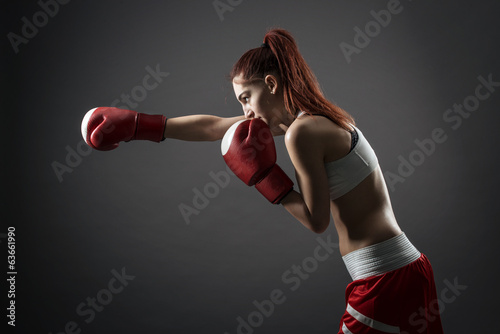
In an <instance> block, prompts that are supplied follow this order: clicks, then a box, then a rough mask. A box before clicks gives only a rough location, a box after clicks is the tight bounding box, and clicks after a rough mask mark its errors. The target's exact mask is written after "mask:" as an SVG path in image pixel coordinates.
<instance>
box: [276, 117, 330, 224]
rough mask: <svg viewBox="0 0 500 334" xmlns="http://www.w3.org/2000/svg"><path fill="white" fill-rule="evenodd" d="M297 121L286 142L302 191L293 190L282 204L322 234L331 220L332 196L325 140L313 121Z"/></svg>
mask: <svg viewBox="0 0 500 334" xmlns="http://www.w3.org/2000/svg"><path fill="white" fill-rule="evenodd" d="M296 123H297V124H295V123H294V124H293V125H292V126H291V127H290V129H289V130H288V131H287V133H286V136H285V144H286V147H287V150H288V154H289V155H290V159H291V161H292V163H293V165H294V167H295V175H296V179H297V183H298V186H299V190H300V193H299V192H297V191H292V192H290V193H289V194H288V195H287V196H286V197H285V198H283V200H282V201H281V204H282V205H283V207H284V208H285V209H286V210H287V211H288V212H289V213H290V214H291V215H292V216H294V217H295V218H296V219H297V220H299V221H300V222H301V223H302V224H303V225H304V226H305V227H307V228H308V229H310V230H311V231H313V232H316V233H322V232H324V231H325V230H326V228H327V227H328V225H329V223H330V196H329V189H328V178H327V175H326V170H325V166H324V159H323V156H324V153H323V152H324V149H323V147H324V146H323V141H322V140H321V138H320V136H319V135H318V134H317V131H315V128H314V127H313V126H311V125H312V124H308V122H300V123H299V122H296Z"/></svg>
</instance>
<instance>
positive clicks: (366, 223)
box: [313, 116, 401, 256]
mask: <svg viewBox="0 0 500 334" xmlns="http://www.w3.org/2000/svg"><path fill="white" fill-rule="evenodd" d="M313 117H314V119H315V122H314V123H315V124H314V126H315V130H316V131H317V133H318V135H319V136H321V137H322V138H321V140H322V142H323V143H324V158H323V160H324V163H325V168H328V165H329V164H328V163H330V162H333V161H337V160H339V159H341V158H344V157H346V156H347V155H348V154H349V153H350V151H351V144H352V141H351V138H352V137H351V133H350V132H348V131H346V130H344V129H342V128H341V127H340V126H338V125H337V124H335V123H333V122H332V121H331V120H329V119H328V118H325V117H321V116H313ZM360 144H361V143H360V142H358V143H356V145H360ZM330 165H331V164H330ZM330 211H331V214H332V217H333V221H334V224H335V228H336V230H337V233H338V236H339V247H340V253H341V255H342V256H343V255H345V254H347V253H349V252H352V251H354V250H356V249H360V248H363V247H366V246H369V245H372V244H375V243H378V242H382V241H384V240H387V239H389V238H392V237H394V236H397V235H399V234H401V230H400V228H399V226H398V224H397V221H396V218H395V216H394V213H393V210H392V206H391V201H390V197H389V193H388V190H387V186H386V184H385V181H384V177H383V174H382V171H381V170H380V166H379V165H378V163H377V164H376V167H374V170H373V171H371V172H370V173H369V174H368V176H366V177H365V178H364V179H363V180H362V181H361V182H360V183H359V184H357V185H356V186H354V188H352V189H351V190H349V191H348V192H347V193H345V194H344V195H342V196H340V197H338V198H335V199H330Z"/></svg>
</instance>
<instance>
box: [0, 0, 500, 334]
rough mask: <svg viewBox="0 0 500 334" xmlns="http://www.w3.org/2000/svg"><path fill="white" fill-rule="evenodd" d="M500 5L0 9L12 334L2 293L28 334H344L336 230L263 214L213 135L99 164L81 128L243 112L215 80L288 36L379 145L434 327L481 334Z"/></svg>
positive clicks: (103, 4) (228, 2)
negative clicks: (426, 282)
mask: <svg viewBox="0 0 500 334" xmlns="http://www.w3.org/2000/svg"><path fill="white" fill-rule="evenodd" d="M499 10H500V5H499V3H498V2H497V1H494V0H490V1H410V0H401V1H399V2H398V1H385V0H384V1H347V0H345V1H262V0H254V1H250V0H220V1H213V0H206V1H201V0H198V1H126V0H122V1H118V0H112V1H81V0H73V1H68V0H65V1H63V0H60V1H58V2H56V1H55V0H41V1H39V2H37V1H3V2H2V16H3V19H2V30H3V37H2V42H1V46H2V51H1V52H2V53H1V54H2V76H1V77H2V99H1V101H2V102H1V103H2V119H3V120H2V122H1V124H2V127H1V130H2V136H3V140H2V144H3V152H4V153H3V157H2V176H3V179H4V183H3V196H2V206H3V208H2V212H3V215H2V216H3V217H2V223H1V224H2V225H1V231H0V241H1V243H0V249H1V254H2V255H1V259H2V263H3V265H2V266H1V268H2V276H1V277H2V285H1V286H2V291H1V292H0V294H1V295H2V310H3V311H2V312H3V313H4V314H2V316H1V319H2V323H3V324H2V325H7V322H8V321H10V319H9V318H8V317H7V315H10V314H12V311H11V310H7V308H8V307H10V305H11V304H10V303H11V302H12V301H14V302H15V304H14V305H15V310H14V313H15V325H16V326H15V329H16V330H17V331H18V332H20V333H35V332H36V333H53V334H55V333H61V332H62V333H219V334H224V333H229V334H234V333H245V334H247V333H256V334H265V333H289V334H291V333H336V332H337V330H338V325H339V321H340V317H341V315H342V313H343V312H344V309H345V300H344V292H345V287H346V285H347V284H348V283H349V282H350V277H349V275H348V273H347V270H346V269H345V266H344V264H343V262H342V259H341V257H340V254H339V252H338V249H337V247H336V241H337V235H336V232H335V229H334V227H333V224H331V225H330V227H329V228H328V230H327V231H326V232H325V233H324V234H320V235H316V234H314V233H312V232H310V231H308V230H307V229H306V228H304V227H302V225H300V223H299V222H297V221H295V220H294V219H293V218H292V217H291V216H290V215H289V214H288V213H287V212H286V211H285V210H284V209H283V208H282V207H280V206H273V205H271V204H269V203H268V202H267V201H266V200H265V199H264V198H263V197H262V196H261V195H260V194H259V193H258V192H257V191H256V190H255V189H253V188H248V187H247V186H245V185H244V184H243V183H242V182H241V181H240V180H239V179H237V178H236V177H235V176H234V175H230V174H228V173H227V171H226V167H225V164H224V161H223V159H222V157H221V154H220V142H203V143H196V142H182V141H177V140H166V141H164V142H162V143H161V144H156V143H152V142H130V143H121V144H120V147H119V148H118V149H116V150H114V151H110V152H98V151H92V150H90V149H89V148H88V147H86V146H85V145H84V144H83V140H82V136H81V133H80V124H81V120H82V118H83V116H84V114H85V113H86V111H87V110H89V109H91V108H93V107H96V106H108V105H111V104H113V105H116V106H118V107H125V108H128V109H133V110H138V111H141V112H146V113H160V114H164V115H166V116H167V117H176V116H182V115H187V114H215V115H219V116H234V115H239V114H241V112H242V110H241V107H240V105H239V104H238V102H237V101H236V99H235V97H234V93H233V91H232V86H231V84H230V83H229V82H228V81H227V80H226V78H225V75H226V74H228V72H229V70H230V68H231V66H232V64H233V63H234V62H235V61H236V60H237V59H238V58H239V57H240V56H241V55H242V54H243V53H244V52H245V51H247V50H248V49H250V48H254V47H257V46H260V44H261V43H262V38H263V36H264V34H265V32H266V30H267V29H268V28H270V27H274V26H279V27H282V28H285V29H287V30H289V31H290V32H291V33H292V34H293V35H294V37H295V38H296V40H297V42H298V45H299V49H300V51H301V52H302V54H303V56H304V58H305V59H306V61H307V62H308V63H309V65H310V66H311V68H312V69H313V71H314V72H315V74H316V75H317V77H318V80H319V82H320V84H321V86H322V88H323V90H324V92H325V95H326V96H327V97H328V98H329V99H331V100H333V101H335V102H336V103H337V104H339V105H340V106H341V107H343V108H344V109H346V110H347V111H348V112H350V113H351V114H352V115H353V116H354V118H355V119H356V121H357V125H358V127H359V128H360V129H361V130H362V131H363V133H364V134H365V136H366V137H367V138H368V140H369V141H370V143H371V144H372V146H373V148H374V149H375V151H376V152H377V154H378V158H379V161H380V164H381V168H382V170H383V171H384V174H385V177H386V182H387V184H388V187H389V191H390V195H391V199H392V203H393V207H394V211H395V214H396V217H397V219H398V222H399V224H400V225H401V227H402V229H403V230H404V231H405V232H406V234H407V235H408V237H409V238H410V240H411V241H412V242H413V243H414V244H415V245H416V246H417V248H418V249H419V250H420V251H422V252H423V253H425V254H426V255H427V256H428V257H429V259H430V260H431V262H432V264H433V268H434V274H435V281H436V285H437V292H438V297H439V298H438V299H439V300H438V301H436V303H435V304H434V305H435V306H436V305H439V306H441V310H440V311H438V310H437V306H436V308H435V310H434V311H435V313H437V312H440V313H441V317H442V320H443V325H444V329H445V332H447V333H469V332H475V333H486V332H491V331H490V329H492V328H496V324H497V319H496V318H495V317H494V316H493V317H492V316H485V315H484V314H485V312H486V311H485V310H488V311H489V312H490V313H491V314H496V313H497V312H498V311H499V309H498V304H497V302H496V301H497V300H498V299H499V298H500V294H499V292H498V289H496V287H495V285H496V284H495V282H494V279H492V278H494V277H496V273H498V269H497V267H496V265H497V262H498V260H497V258H498V232H499V230H500V229H499V227H498V213H499V204H498V188H499V186H500V177H499V176H498V166H499V164H498V149H497V143H498V140H499V135H498V124H500V117H499V114H498V111H499V106H500V65H499V62H498V59H499V46H498V40H499V39H500V24H499V23H498V14H499ZM275 141H276V146H277V149H278V162H279V164H280V165H281V166H282V167H283V169H284V170H285V171H286V172H287V173H288V175H290V176H292V177H293V175H294V174H293V166H292V165H291V162H290V160H289V158H288V155H287V153H286V149H285V147H284V144H283V137H276V138H275ZM9 228H10V230H15V231H14V233H15V236H14V240H12V239H11V242H15V244H14V247H15V265H14V268H13V269H14V270H15V272H17V274H14V275H12V274H7V272H11V271H12V270H10V269H9V268H8V264H7V260H8V258H7V256H8V253H7V252H8V246H9V243H8V241H9V240H8V231H9ZM11 245H12V243H11ZM11 247H12V246H11ZM299 268H300V269H299ZM11 277H14V280H10V281H7V279H8V278H11ZM11 283H12V284H11ZM9 291H11V292H14V295H15V296H10V294H9ZM11 308H12V307H11ZM415 312H416V313H415V315H414V317H413V320H412V321H414V323H415V326H417V328H419V329H423V328H422V325H421V323H422V316H421V314H420V313H419V312H420V310H415ZM8 327H9V329H10V330H11V331H12V330H13V329H14V327H12V326H8Z"/></svg>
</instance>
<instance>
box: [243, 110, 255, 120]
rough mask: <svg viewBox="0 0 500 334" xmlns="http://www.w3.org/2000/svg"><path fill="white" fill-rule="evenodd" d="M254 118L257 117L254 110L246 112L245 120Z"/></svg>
mask: <svg viewBox="0 0 500 334" xmlns="http://www.w3.org/2000/svg"><path fill="white" fill-rule="evenodd" d="M254 117H255V114H254V112H253V111H252V110H250V109H247V110H245V118H254Z"/></svg>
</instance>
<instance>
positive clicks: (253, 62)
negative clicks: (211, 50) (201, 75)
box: [230, 29, 355, 130]
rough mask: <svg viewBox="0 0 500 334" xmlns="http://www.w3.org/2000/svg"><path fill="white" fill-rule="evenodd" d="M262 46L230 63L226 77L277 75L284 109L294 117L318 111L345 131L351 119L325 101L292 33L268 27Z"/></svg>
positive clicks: (351, 121) (352, 121) (348, 127)
mask: <svg viewBox="0 0 500 334" xmlns="http://www.w3.org/2000/svg"><path fill="white" fill-rule="evenodd" d="M264 43H265V44H266V46H263V47H258V48H255V49H251V50H249V51H247V52H246V53H245V54H243V56H241V58H240V59H239V60H238V61H237V62H236V64H234V66H233V68H232V70H231V73H230V79H231V80H233V79H234V78H235V77H237V76H241V77H242V78H243V79H244V80H245V81H251V80H254V79H264V78H265V76H266V75H268V74H273V75H277V76H278V77H279V79H280V80H281V83H282V85H283V97H284V101H285V108H286V110H287V111H288V112H289V113H290V114H292V115H293V116H294V117H296V116H297V112H298V111H304V112H305V113H306V114H309V115H311V114H320V115H323V116H326V117H328V118H329V119H331V120H332V121H333V122H335V123H336V124H338V125H339V126H341V127H342V128H344V129H346V130H351V127H350V126H349V123H350V124H352V125H355V123H354V119H353V118H352V117H351V115H349V114H348V113H347V112H346V111H345V110H343V109H342V108H340V107H338V106H336V105H334V104H333V103H332V102H330V101H328V100H327V99H326V98H325V96H324V95H323V92H322V91H321V89H320V87H319V83H318V80H317V79H316V76H315V75H314V73H313V72H312V71H311V69H310V68H309V66H308V65H307V63H306V61H305V60H304V58H303V57H302V55H301V54H300V52H299V49H298V47H297V44H296V43H295V40H294V38H293V37H292V35H291V34H290V33H289V32H288V31H286V30H283V29H271V30H269V31H268V32H267V33H266V35H265V36H264Z"/></svg>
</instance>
